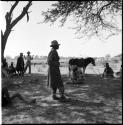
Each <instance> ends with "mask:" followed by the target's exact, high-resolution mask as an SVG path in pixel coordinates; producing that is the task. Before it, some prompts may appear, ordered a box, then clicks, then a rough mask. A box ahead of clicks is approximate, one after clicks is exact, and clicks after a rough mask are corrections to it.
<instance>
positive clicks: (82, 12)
mask: <svg viewBox="0 0 123 125" xmlns="http://www.w3.org/2000/svg"><path fill="white" fill-rule="evenodd" d="M42 15H43V16H44V20H43V23H44V22H45V23H47V22H51V24H53V23H54V22H56V21H60V24H61V26H64V24H65V22H66V21H67V20H68V19H69V18H70V17H72V18H73V21H75V27H73V29H75V30H76V34H78V36H79V37H78V38H81V37H83V36H89V37H90V36H93V35H97V36H100V35H102V33H103V32H104V33H107V34H108V37H109V36H112V35H116V34H117V33H118V32H120V31H121V29H120V28H119V27H120V26H118V23H117V22H116V19H117V17H118V16H120V17H122V16H121V15H122V0H107V1H100V0H98V1H92V0H88V1H83V0H82V1H57V2H56V3H55V4H52V8H50V9H48V10H47V11H45V12H44V11H43V12H42ZM120 19H121V18H120ZM108 37H107V38H108Z"/></svg>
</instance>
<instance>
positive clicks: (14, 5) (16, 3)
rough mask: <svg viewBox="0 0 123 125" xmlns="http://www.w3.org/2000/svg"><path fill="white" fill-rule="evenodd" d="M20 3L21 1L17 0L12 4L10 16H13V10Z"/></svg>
mask: <svg viewBox="0 0 123 125" xmlns="http://www.w3.org/2000/svg"><path fill="white" fill-rule="evenodd" d="M18 3H19V1H16V2H15V3H14V4H13V5H12V7H11V9H10V12H9V14H10V16H11V14H12V12H13V10H14V9H15V7H16V6H17V5H18Z"/></svg>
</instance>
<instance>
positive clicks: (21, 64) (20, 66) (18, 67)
mask: <svg viewBox="0 0 123 125" xmlns="http://www.w3.org/2000/svg"><path fill="white" fill-rule="evenodd" d="M16 70H17V72H18V74H19V75H22V76H23V75H24V59H23V53H20V56H19V57H18V59H17V64H16Z"/></svg>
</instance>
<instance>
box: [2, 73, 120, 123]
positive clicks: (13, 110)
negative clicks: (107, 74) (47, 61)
mask: <svg viewBox="0 0 123 125" xmlns="http://www.w3.org/2000/svg"><path fill="white" fill-rule="evenodd" d="M62 79H63V81H64V85H65V94H66V96H67V98H68V99H67V100H66V102H60V101H54V100H52V98H51V90H50V88H48V87H47V75H44V74H36V73H35V74H34V73H33V74H31V75H30V76H29V75H27V74H26V75H25V76H24V78H21V77H18V78H17V77H15V78H13V84H12V85H11V86H10V87H9V92H10V93H11V94H13V93H15V92H19V93H21V94H22V95H23V96H24V97H25V98H29V99H36V103H35V104H30V105H28V104H25V103H23V102H22V101H21V100H18V99H15V100H14V103H13V105H12V106H10V107H6V108H2V123H3V124H27V123H36V124H40V123H83V124H84V123H85V124H87V123H94V124H99V123H112V124H115V123H120V124H121V123H122V79H102V78H100V76H99V75H94V74H86V76H85V81H83V83H82V84H68V81H69V78H68V76H67V75H62Z"/></svg>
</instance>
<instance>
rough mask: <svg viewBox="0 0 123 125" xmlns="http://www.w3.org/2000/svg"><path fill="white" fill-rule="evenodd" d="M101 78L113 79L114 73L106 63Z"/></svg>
mask: <svg viewBox="0 0 123 125" xmlns="http://www.w3.org/2000/svg"><path fill="white" fill-rule="evenodd" d="M102 76H103V77H105V78H113V77H114V71H113V70H112V68H111V67H110V66H109V63H106V66H105V69H104V72H103V75H102Z"/></svg>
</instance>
